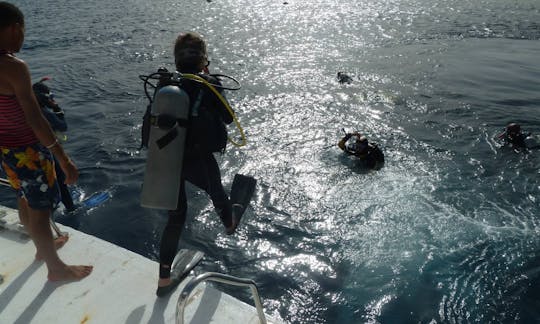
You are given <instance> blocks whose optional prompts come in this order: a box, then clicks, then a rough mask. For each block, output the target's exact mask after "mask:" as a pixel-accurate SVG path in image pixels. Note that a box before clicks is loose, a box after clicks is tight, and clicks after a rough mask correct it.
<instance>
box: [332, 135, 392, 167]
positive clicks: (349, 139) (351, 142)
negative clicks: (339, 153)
mask: <svg viewBox="0 0 540 324" xmlns="http://www.w3.org/2000/svg"><path fill="white" fill-rule="evenodd" d="M338 146H339V148H340V149H342V150H343V151H344V152H345V153H347V154H349V155H354V156H356V157H357V158H359V159H360V161H362V162H363V163H364V165H365V166H366V167H368V168H369V169H376V170H378V169H380V168H381V167H382V166H383V164H384V154H383V152H382V151H381V149H380V148H379V147H378V146H377V144H375V143H370V142H369V141H368V139H367V138H366V137H365V136H363V135H362V134H360V133H359V132H354V133H346V134H345V136H344V137H343V138H342V139H341V141H339V143H338Z"/></svg>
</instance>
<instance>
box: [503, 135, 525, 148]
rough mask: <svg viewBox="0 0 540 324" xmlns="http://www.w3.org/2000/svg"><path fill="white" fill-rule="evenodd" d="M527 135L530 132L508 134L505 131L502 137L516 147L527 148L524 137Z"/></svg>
mask: <svg viewBox="0 0 540 324" xmlns="http://www.w3.org/2000/svg"><path fill="white" fill-rule="evenodd" d="M529 135H530V134H523V133H518V134H509V133H507V132H505V133H504V137H503V139H504V141H505V142H507V143H509V144H512V146H513V147H515V148H517V149H525V148H527V144H525V139H526V138H527V136H529Z"/></svg>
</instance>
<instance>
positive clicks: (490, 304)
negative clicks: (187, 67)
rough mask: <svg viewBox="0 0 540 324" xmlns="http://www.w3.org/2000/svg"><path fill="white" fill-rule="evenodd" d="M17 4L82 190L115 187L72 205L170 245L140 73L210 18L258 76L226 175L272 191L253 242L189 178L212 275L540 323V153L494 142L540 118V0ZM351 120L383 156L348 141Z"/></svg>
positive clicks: (260, 200)
mask: <svg viewBox="0 0 540 324" xmlns="http://www.w3.org/2000/svg"><path fill="white" fill-rule="evenodd" d="M14 3H15V4H17V5H18V6H20V8H21V9H22V10H23V12H24V13H25V15H26V32H27V34H26V35H27V37H26V40H25V45H24V47H23V50H22V51H21V52H20V53H19V54H18V56H19V57H21V58H22V59H24V60H25V61H27V62H28V64H29V66H30V69H31V73H32V76H33V79H34V80H35V81H37V80H39V79H40V78H41V77H42V76H46V75H47V76H51V77H52V78H53V80H52V81H49V85H50V87H51V88H52V89H53V91H54V92H55V94H56V100H57V102H58V103H59V104H60V105H61V107H63V108H64V109H65V111H66V116H67V119H68V123H69V126H70V129H69V131H68V133H67V137H68V140H67V142H66V143H65V149H66V150H67V151H68V152H69V154H70V155H71V157H72V158H73V159H74V160H75V162H76V164H77V165H78V167H79V170H80V180H79V182H78V184H77V186H76V188H77V189H78V190H81V191H82V192H83V193H84V194H85V195H87V196H89V195H91V194H92V193H94V192H97V191H103V190H105V191H109V192H110V193H111V194H112V198H111V199H110V200H109V201H107V202H106V203H104V204H103V205H101V206H99V207H97V208H93V209H79V210H77V211H76V212H74V213H72V214H64V213H62V212H60V213H57V214H56V219H57V221H59V222H61V223H63V224H67V225H70V226H73V227H75V228H77V229H79V230H81V231H83V232H85V233H88V234H91V235H95V236H97V237H100V238H102V239H105V240H107V241H109V242H112V243H114V244H117V245H120V246H122V247H125V248H127V249H129V250H132V251H134V252H136V253H139V254H142V255H144V256H146V257H148V258H151V259H154V260H157V258H158V250H159V241H160V236H161V232H162V229H163V227H164V225H165V222H166V219H167V218H166V215H165V213H164V212H162V211H158V210H150V209H145V208H142V207H140V205H139V194H140V187H141V183H142V179H143V173H144V167H145V160H146V153H147V152H146V151H145V150H140V149H139V146H140V143H141V141H140V132H141V123H142V115H143V113H144V110H145V107H146V105H147V100H146V97H145V95H144V92H143V83H142V81H141V80H140V79H139V75H141V74H150V73H152V72H155V71H156V70H157V69H158V68H159V67H166V68H168V69H170V70H172V69H173V68H174V65H173V61H174V60H173V56H172V46H173V43H174V40H175V38H176V36H177V35H178V33H179V32H182V31H197V32H199V33H201V34H202V35H203V36H204V37H205V39H206V40H207V41H208V47H209V53H210V59H211V65H210V69H211V71H212V72H214V73H222V74H226V75H230V76H233V77H234V78H236V79H238V80H239V81H240V82H241V84H242V89H241V90H239V91H235V92H232V91H230V92H228V93H227V97H228V99H229V100H230V102H231V105H232V106H233V108H234V109H235V110H236V112H237V114H238V118H239V121H240V123H241V125H242V127H243V129H244V130H245V132H246V136H247V140H248V144H247V145H246V146H244V147H241V148H237V147H234V146H233V145H229V146H228V149H227V151H226V153H225V154H224V155H222V156H218V161H219V163H220V165H221V168H222V176H223V182H224V184H225V186H226V187H227V188H230V184H231V182H232V179H233V177H234V174H236V173H242V174H249V175H252V176H254V177H256V178H257V179H258V187H257V190H256V194H255V197H254V200H253V201H252V203H251V206H250V208H249V209H248V211H247V214H246V215H244V218H243V220H242V224H241V225H240V227H239V230H238V232H237V233H236V234H235V235H234V236H226V235H224V229H223V228H222V226H221V225H220V222H219V219H218V217H217V216H216V214H215V213H214V211H213V208H212V205H211V202H210V200H209V199H208V197H207V196H206V195H205V194H204V193H203V192H201V191H197V190H196V189H195V188H194V187H190V188H189V192H188V196H189V209H188V217H189V220H188V222H187V227H186V229H185V231H184V233H183V235H182V238H181V242H180V247H188V248H195V249H198V250H201V251H203V252H204V253H205V254H206V256H205V258H204V261H203V262H202V264H201V265H200V266H199V267H197V268H196V271H195V272H196V273H202V272H206V271H218V272H223V273H227V274H231V275H234V276H239V277H246V278H252V279H254V280H255V281H256V282H257V283H258V285H259V288H260V293H261V295H262V298H263V303H264V307H265V310H266V312H267V313H269V314H271V315H273V316H275V317H277V318H281V319H282V320H283V321H284V322H286V323H534V322H537V323H538V322H540V292H539V287H540V219H539V216H540V215H539V214H540V213H539V212H540V195H539V194H540V177H539V172H540V171H539V165H540V150H538V149H536V150H534V149H533V150H530V152H528V153H524V152H521V153H516V152H514V151H513V150H512V149H510V148H508V147H502V146H501V144H500V143H498V142H497V141H496V140H494V137H496V136H497V134H499V133H500V132H501V130H502V129H503V128H504V126H505V125H506V124H507V123H509V122H518V123H520V124H521V125H522V127H523V129H524V130H525V131H528V132H532V133H533V134H540V64H539V63H540V60H539V57H540V56H539V53H540V41H539V40H540V2H538V1H537V0H520V1H510V0H479V1H456V0H363V1H358V0H340V1H338V0H313V1H308V2H306V1H297V0H286V1H284V0H279V1H271V0H266V1H263V0H250V1H246V0H184V1H172V0H160V1H146V0H125V1H110V0H84V1H81V0H72V1H52V0H40V1H34V0H31V1H30V0H28V1H14ZM337 72H345V73H347V74H348V75H349V76H351V78H352V79H353V81H352V82H351V83H350V84H340V83H339V82H338V81H337V79H336V74H337ZM342 128H345V129H346V130H347V131H352V130H358V131H361V132H363V133H365V134H366V135H367V136H368V138H369V139H370V140H371V141H373V142H377V143H378V144H379V145H380V146H381V147H382V149H383V151H384V153H385V157H386V164H385V166H384V167H383V168H382V169H381V170H379V171H369V170H365V169H362V168H361V167H360V166H359V165H358V164H357V163H356V162H355V161H354V160H352V159H350V158H348V157H345V156H344V155H343V154H342V153H341V152H340V150H339V149H338V148H337V146H336V145H335V144H336V143H337V142H338V141H339V139H340V138H341V137H342V136H343V133H342ZM229 134H230V135H231V136H232V137H233V138H238V130H236V129H235V128H234V127H229ZM0 195H1V196H0V198H1V201H2V203H5V204H8V205H9V204H11V206H13V205H12V204H13V194H12V193H9V192H7V191H6V189H2V191H1V193H0ZM157 271H158V269H157V267H156V281H157ZM219 288H220V289H223V290H225V291H227V292H228V293H230V294H232V295H234V296H236V297H238V298H240V299H242V300H244V301H246V302H249V303H251V297H250V296H251V295H250V292H249V291H247V290H246V291H244V290H241V289H239V288H230V287H226V286H225V287H223V286H219ZM148 293H149V294H153V293H154V292H153V291H151V292H148Z"/></svg>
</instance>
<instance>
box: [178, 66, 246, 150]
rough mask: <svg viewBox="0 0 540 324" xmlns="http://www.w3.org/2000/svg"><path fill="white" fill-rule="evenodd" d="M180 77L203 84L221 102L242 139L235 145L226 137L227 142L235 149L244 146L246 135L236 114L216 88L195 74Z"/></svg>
mask: <svg viewBox="0 0 540 324" xmlns="http://www.w3.org/2000/svg"><path fill="white" fill-rule="evenodd" d="M181 76H182V77H183V78H186V79H191V80H195V81H199V82H202V83H204V84H205V85H206V86H207V87H208V89H210V90H211V91H212V92H213V93H214V94H215V95H216V96H217V97H218V98H219V100H220V101H221V103H222V104H223V106H225V108H226V109H227V111H228V112H229V114H230V115H231V117H232V118H233V121H234V124H235V125H236V128H237V129H238V131H239V132H240V136H241V138H242V140H241V142H240V143H237V142H235V141H233V139H232V138H231V137H230V136H227V137H228V139H229V142H231V144H232V145H234V146H236V147H241V146H244V145H246V135H245V134H244V130H243V129H242V126H241V125H240V122H239V121H238V119H237V118H236V114H235V113H234V111H233V110H232V108H231V106H230V105H229V103H228V102H227V100H225V98H223V96H222V95H221V93H219V91H217V90H216V88H215V87H214V86H213V85H212V84H211V83H210V82H208V81H206V80H205V79H203V78H201V77H200V76H198V75H196V74H190V73H185V74H181Z"/></svg>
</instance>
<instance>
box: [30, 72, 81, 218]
mask: <svg viewBox="0 0 540 324" xmlns="http://www.w3.org/2000/svg"><path fill="white" fill-rule="evenodd" d="M47 80H50V78H48V77H44V78H42V79H41V80H40V81H39V82H36V83H34V84H33V85H32V90H34V95H35V96H36V99H37V101H38V104H39V106H40V107H41V112H42V113H43V116H45V118H46V119H47V121H48V122H49V124H50V125H51V128H52V130H53V131H54V132H55V133H56V135H57V137H62V134H61V133H62V132H65V131H67V123H66V119H65V116H64V111H63V110H62V108H60V106H59V105H58V104H57V103H56V101H55V100H54V95H53V93H52V92H51V89H50V88H49V87H48V86H47V85H46V84H45V83H44V82H45V81H47ZM55 162H56V163H55V164H54V170H55V171H56V177H57V178H58V186H59V187H60V196H61V199H62V203H63V204H64V207H66V210H67V211H73V210H75V205H74V203H73V198H72V197H71V192H70V191H69V189H68V186H67V185H66V184H65V183H64V180H65V178H66V175H65V174H64V172H63V171H62V169H61V168H60V163H58V161H56V160H55Z"/></svg>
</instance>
